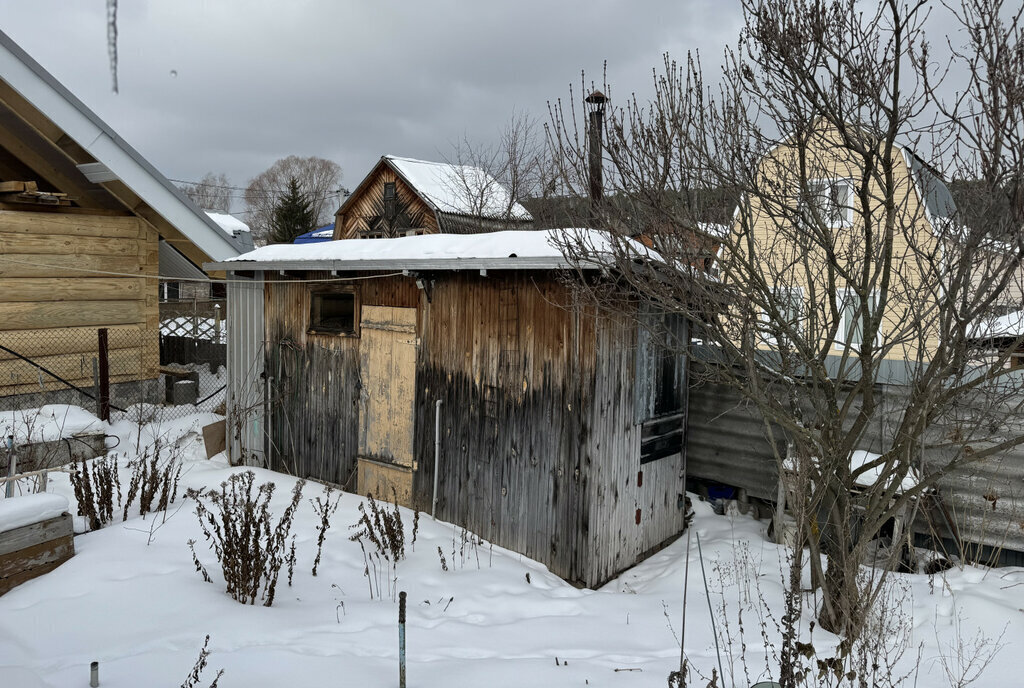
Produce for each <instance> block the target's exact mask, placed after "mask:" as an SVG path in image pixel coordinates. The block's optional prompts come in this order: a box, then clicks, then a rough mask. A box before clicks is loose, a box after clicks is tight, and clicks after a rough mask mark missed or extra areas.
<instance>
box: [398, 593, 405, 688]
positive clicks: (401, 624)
mask: <svg viewBox="0 0 1024 688" xmlns="http://www.w3.org/2000/svg"><path fill="white" fill-rule="evenodd" d="M398 688H405V591H402V592H400V593H398Z"/></svg>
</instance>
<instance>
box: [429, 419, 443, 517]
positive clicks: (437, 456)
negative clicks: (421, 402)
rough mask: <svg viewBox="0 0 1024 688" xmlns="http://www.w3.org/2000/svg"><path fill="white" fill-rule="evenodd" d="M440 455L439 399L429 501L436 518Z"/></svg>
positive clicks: (431, 513)
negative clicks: (432, 495)
mask: <svg viewBox="0 0 1024 688" xmlns="http://www.w3.org/2000/svg"><path fill="white" fill-rule="evenodd" d="M440 456H441V400H440V399H438V400H437V402H436V403H435V404H434V499H433V500H432V501H431V502H430V517H431V518H437V477H438V476H437V472H438V464H440Z"/></svg>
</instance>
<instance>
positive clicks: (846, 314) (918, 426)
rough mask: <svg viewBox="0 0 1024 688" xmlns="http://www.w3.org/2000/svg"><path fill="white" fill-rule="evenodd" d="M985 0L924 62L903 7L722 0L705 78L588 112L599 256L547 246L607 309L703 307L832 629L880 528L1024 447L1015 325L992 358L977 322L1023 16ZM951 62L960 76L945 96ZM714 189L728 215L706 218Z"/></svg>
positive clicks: (1021, 69)
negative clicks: (602, 271) (943, 51)
mask: <svg viewBox="0 0 1024 688" xmlns="http://www.w3.org/2000/svg"><path fill="white" fill-rule="evenodd" d="M1001 4H1002V3H1001V1H1000V0H965V2H964V4H963V5H962V6H960V7H957V8H954V9H952V10H950V14H951V15H952V16H953V17H954V18H955V19H957V20H959V22H960V23H961V24H962V25H963V26H964V27H965V28H966V31H965V33H964V35H966V36H967V37H968V38H967V43H966V45H964V46H962V47H958V44H957V43H956V42H955V41H956V40H958V39H950V41H951V43H950V45H952V46H954V49H953V50H951V51H950V52H949V54H948V55H947V56H946V57H945V58H944V59H945V60H946V62H944V63H943V65H942V66H941V68H940V67H939V66H937V63H936V61H935V60H936V58H935V56H934V55H933V52H932V47H931V45H930V43H929V42H928V37H927V35H926V33H925V18H926V15H927V13H928V11H929V8H928V6H927V5H926V3H924V2H911V3H910V4H901V3H900V2H898V1H897V0H886V1H885V2H882V3H880V4H879V5H878V7H877V8H870V7H867V6H865V5H863V4H859V3H856V2H854V0H837V1H833V2H820V1H816V0H743V13H744V18H745V28H744V29H743V31H742V34H741V37H740V41H739V43H738V48H736V49H735V50H727V51H726V53H725V64H724V66H723V68H722V77H721V80H720V82H718V83H717V84H712V83H708V82H706V81H705V80H704V73H703V69H702V67H701V64H700V61H699V58H698V57H697V56H689V57H688V58H687V60H686V62H685V64H682V65H680V64H677V63H675V62H673V61H671V60H670V59H669V58H668V57H666V59H665V64H664V68H663V70H661V71H660V72H659V73H656V75H655V82H654V96H653V98H652V99H651V101H650V102H641V101H639V100H638V99H637V98H636V97H632V98H630V99H628V100H627V101H626V102H625V103H623V104H622V105H620V106H618V107H612V108H610V109H609V110H608V113H607V116H606V118H605V120H604V127H603V143H602V144H601V151H600V156H599V158H600V159H602V160H603V161H604V165H605V180H606V193H605V195H604V199H603V200H599V201H598V202H597V203H596V205H597V212H596V213H595V215H594V216H595V217H596V218H597V222H598V223H599V224H600V225H601V227H602V228H604V229H606V230H607V231H608V232H609V233H610V234H611V236H612V238H613V245H614V246H615V249H614V251H613V255H611V256H608V255H607V254H603V255H600V256H595V253H596V250H595V248H594V247H593V246H590V245H587V243H586V242H584V241H581V240H580V237H581V236H585V235H566V237H565V238H564V241H565V246H564V250H565V252H566V253H567V254H568V255H570V256H575V257H577V258H580V259H588V260H593V259H600V260H604V261H611V262H612V263H613V264H614V268H615V269H614V270H612V271H610V274H613V275H615V278H614V280H613V283H612V284H611V285H609V284H608V283H602V284H601V285H599V287H598V288H594V289H590V290H589V293H588V294H587V296H589V297H591V298H593V299H597V300H600V301H602V302H603V303H604V305H605V307H609V308H617V307H618V306H619V305H621V301H620V299H625V300H630V301H636V300H637V299H644V300H650V301H653V302H655V303H656V304H657V305H658V306H660V307H661V308H662V309H664V310H666V311H669V312H675V313H679V314H682V315H685V316H686V317H688V318H690V319H691V320H692V321H695V322H702V327H701V332H700V334H699V337H700V339H701V340H702V341H703V342H704V343H705V344H707V345H708V346H707V347H706V348H705V349H704V350H703V352H702V353H703V356H704V357H705V364H704V366H703V367H702V370H703V371H704V374H706V375H708V376H709V377H710V378H712V379H713V380H715V381H717V382H719V383H725V384H728V385H731V386H732V387H733V388H735V389H736V390H738V391H739V393H740V395H741V396H742V397H743V398H744V399H745V400H746V401H747V402H748V403H750V404H751V405H753V406H754V407H756V409H757V410H758V411H760V413H761V415H762V416H763V417H764V419H765V432H766V434H767V435H768V437H769V439H770V441H771V444H772V446H773V447H774V448H775V452H776V463H777V465H776V469H777V471H778V474H779V475H780V476H781V478H782V484H783V486H784V487H785V493H786V498H787V501H788V503H789V504H790V506H791V508H792V512H793V514H794V515H795V516H796V529H797V538H798V542H804V543H806V546H807V548H808V554H807V556H806V558H804V557H801V556H800V555H799V553H800V548H797V556H795V557H794V564H793V569H792V571H791V585H792V586H793V590H792V593H793V594H792V595H791V596H790V597H791V601H792V603H793V604H795V605H797V606H798V607H799V606H800V605H802V604H803V602H802V600H803V599H804V597H803V596H802V595H800V594H799V592H800V590H799V585H800V583H799V581H800V572H801V569H802V566H803V565H804V564H807V565H809V566H810V568H811V572H812V579H813V580H814V581H815V582H816V584H817V585H819V586H820V600H821V603H820V607H819V608H818V609H817V610H816V612H817V617H818V619H819V621H820V623H821V625H822V626H823V627H825V628H826V629H828V630H831V631H834V632H836V633H838V634H840V635H842V636H844V637H846V638H850V639H856V638H857V637H858V635H859V634H860V633H861V632H862V631H863V628H864V626H863V624H864V622H865V619H866V618H867V613H868V612H869V611H870V610H871V608H872V605H873V604H874V602H875V601H876V600H877V599H878V596H879V595H880V594H881V592H882V591H883V590H884V586H885V584H886V580H887V569H886V568H885V567H882V568H877V569H862V567H861V564H862V563H863V562H865V561H868V560H869V559H870V558H871V555H872V554H873V553H874V552H875V550H876V549H877V547H878V539H877V536H878V535H879V533H880V532H881V531H882V529H883V526H884V525H885V524H887V523H888V522H891V521H892V519H893V518H894V517H897V516H900V515H901V514H904V513H907V512H908V510H909V511H910V512H913V511H914V510H915V509H917V508H918V507H919V505H920V504H921V503H922V501H923V500H925V499H926V498H930V497H931V496H932V495H933V492H934V489H935V488H936V486H938V485H940V484H941V483H942V481H943V480H944V479H945V478H946V477H947V476H949V475H951V474H953V473H955V472H957V471H963V470H967V469H969V468H970V466H971V465H973V464H975V463H976V462H978V461H983V460H985V459H986V458H989V457H992V456H995V455H997V454H998V453H1000V452H1003V451H1005V450H1007V449H1008V448H1011V447H1013V446H1016V445H1017V444H1020V443H1022V442H1024V429H1022V427H1021V423H1020V422H1019V421H1017V418H1016V416H1017V415H1018V414H1019V409H1020V406H1021V400H1022V399H1024V396H1022V395H1021V390H1020V389H1019V378H1018V377H1015V376H1014V375H1013V374H1012V371H1010V370H1009V369H1008V367H1007V365H1006V364H1007V360H1008V357H1009V352H1010V351H1011V350H1012V349H1015V348H1016V347H1018V346H1020V344H1021V338H1020V337H1017V338H1016V340H1015V341H1014V342H1012V343H1011V344H1010V345H1009V346H1008V347H1006V348H1005V349H1001V350H998V351H996V350H993V349H992V347H991V346H988V345H986V344H985V343H984V342H983V341H981V340H982V339H984V336H981V335H979V332H980V331H983V329H984V328H983V326H982V325H981V324H982V323H985V322H987V321H988V320H990V319H991V315H992V314H993V313H994V312H995V308H996V307H997V306H998V305H999V304H1000V303H1001V300H1002V299H1003V298H1004V296H1005V294H1006V293H1007V291H1008V290H1009V289H1011V288H1012V287H1013V286H1014V284H1015V282H1018V281H1019V274H1020V271H1019V268H1020V264H1021V259H1022V256H1024V242H1022V237H1021V231H1020V227H1021V219H1022V217H1021V214H1020V207H1021V203H1020V198H1021V192H1020V189H1021V188H1022V185H1021V180H1024V174H1022V172H1024V167H1022V162H1021V155H1022V153H1021V151H1022V150H1024V147H1022V145H1021V135H1022V132H1024V56H1022V55H1024V53H1022V45H1024V42H1022V34H1021V23H1020V13H1019V12H1017V13H1015V14H1014V13H1007V12H1005V11H1003V8H1002V7H1001ZM942 43H943V44H945V41H944V40H943V41H942ZM947 74H960V75H962V74H966V75H967V78H968V79H969V88H968V89H967V90H966V91H962V95H960V96H959V97H957V98H956V99H955V100H954V101H953V102H952V103H948V102H945V101H943V99H942V98H941V97H940V96H941V94H942V93H944V91H943V86H942V79H943V77H944V75H947ZM602 90H603V91H604V92H605V93H611V91H610V88H609V87H608V85H607V84H604V85H603V86H602ZM574 100H575V96H572V97H571V98H570V101H569V102H568V103H561V102H558V103H556V104H554V105H553V106H552V120H553V122H552V126H551V128H550V130H549V131H550V133H549V143H550V145H551V147H552V150H553V151H554V154H555V158H556V160H557V161H558V163H559V166H560V167H559V169H560V174H561V177H562V183H563V184H564V185H565V186H566V187H568V188H573V189H577V190H579V191H581V192H582V190H583V189H585V188H586V182H587V173H588V166H589V160H588V146H587V136H586V135H585V133H584V134H583V135H581V133H580V132H581V131H583V132H585V131H586V129H585V124H582V125H581V124H578V123H577V122H578V121H580V120H582V119H583V118H582V117H580V116H578V113H577V112H576V110H575V105H574V104H573V102H574ZM612 102H613V103H614V101H612ZM936 113H939V115H938V116H936ZM923 155H926V156H927V160H928V162H926V158H924V157H921V156H923ZM943 176H945V177H948V178H968V179H978V180H981V183H980V186H981V187H982V191H983V196H984V199H983V200H984V201H985V202H988V203H991V205H992V207H1003V208H1013V212H1012V213H1002V214H994V213H993V214H986V213H983V212H981V213H975V214H974V217H972V218H970V223H969V224H968V222H967V219H968V218H966V217H965V216H964V214H963V213H962V212H959V211H957V209H956V208H955V204H954V203H953V202H952V201H951V198H950V197H949V194H948V192H947V191H946V187H945V186H944V185H943V184H942V182H941V181H940V180H941V178H942V177H943ZM722 194H725V195H727V196H729V197H731V198H732V199H734V202H735V212H734V214H733V215H732V218H731V220H730V222H729V223H728V225H727V226H726V227H724V228H722V229H721V230H718V231H714V230H713V228H711V227H709V226H708V225H707V224H706V220H707V217H708V213H709V211H710V210H713V206H714V204H715V202H716V199H718V198H720V197H721V195H722ZM638 234H639V235H643V236H644V237H646V238H647V239H648V240H649V241H650V242H651V243H652V244H653V245H654V247H655V248H656V249H657V251H658V252H659V253H660V254H661V256H662V258H663V261H653V262H652V261H640V260H638V259H639V258H641V257H640V256H638V255H637V251H636V248H635V246H636V245H635V243H632V242H628V241H625V238H626V237H630V236H636V235H638ZM716 247H720V251H719V252H718V253H717V258H716V259H715V260H714V263H713V265H712V263H711V262H710V260H709V259H710V257H711V256H714V255H716V254H715V251H714V248H716ZM695 267H709V268H711V270H710V272H709V273H701V272H700V271H698V270H695V269H694V268H695ZM610 286H615V287H618V288H617V289H612V288H610ZM979 328H980V329H979ZM693 353H694V355H697V354H698V353H700V352H698V351H696V350H694V351H693ZM866 450H871V451H870V452H868V451H866ZM892 545H893V547H892V549H891V550H890V551H891V552H896V551H897V550H898V545H899V542H893V543H892ZM823 557H824V558H825V560H826V565H824V566H823V565H822V559H823ZM890 563H891V561H890ZM788 651H789V652H790V653H792V652H795V648H794V647H793V646H792V644H791V645H790V646H789V650H788ZM783 663H784V664H785V661H784V662H783ZM790 665H791V664H790ZM793 680H794V679H793V677H792V676H789V677H788V678H787V677H786V675H785V672H784V674H783V677H782V682H783V685H793Z"/></svg>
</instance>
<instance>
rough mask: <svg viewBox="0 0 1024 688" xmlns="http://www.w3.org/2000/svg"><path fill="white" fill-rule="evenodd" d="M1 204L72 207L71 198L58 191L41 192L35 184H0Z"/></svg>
mask: <svg viewBox="0 0 1024 688" xmlns="http://www.w3.org/2000/svg"><path fill="white" fill-rule="evenodd" d="M0 203H31V204H34V205H55V206H70V205H71V198H70V197H69V196H68V195H67V194H66V193H60V192H58V191H40V190H39V185H38V184H36V183H35V182H0Z"/></svg>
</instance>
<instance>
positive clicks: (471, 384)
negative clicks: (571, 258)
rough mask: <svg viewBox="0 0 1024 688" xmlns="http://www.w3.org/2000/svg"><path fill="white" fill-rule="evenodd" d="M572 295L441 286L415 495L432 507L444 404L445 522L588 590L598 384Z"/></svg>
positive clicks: (517, 286)
mask: <svg viewBox="0 0 1024 688" xmlns="http://www.w3.org/2000/svg"><path fill="white" fill-rule="evenodd" d="M567 299H568V294H567V291H566V290H565V288H564V287H563V286H562V285H561V284H559V283H558V282H556V281H554V280H553V279H551V278H550V277H546V276H541V275H532V274H529V273H505V274H496V273H492V274H491V275H490V276H488V277H480V276H478V275H476V274H471V273H470V274H461V275H458V276H451V277H446V278H445V279H443V280H441V281H438V282H437V283H436V284H435V286H434V288H433V293H432V300H431V303H430V305H429V306H428V307H427V308H426V316H425V318H424V322H425V329H424V330H423V332H424V334H423V352H422V355H421V358H420V365H419V371H418V377H419V381H418V384H417V418H416V427H417V437H416V440H417V447H416V452H417V458H418V463H419V470H418V471H417V473H416V483H415V489H416V497H417V499H418V503H419V504H420V505H421V507H422V508H425V509H429V507H430V502H431V498H432V488H433V461H434V412H435V401H436V400H437V399H441V400H442V408H441V414H442V416H441V433H442V437H441V452H440V454H441V457H440V480H439V495H438V517H439V518H442V519H445V520H450V521H453V522H455V523H458V524H462V525H465V526H466V527H467V528H469V529H470V530H471V531H473V532H476V533H478V534H479V535H481V536H482V537H484V538H486V539H488V540H490V541H492V542H494V543H496V544H498V545H501V546H504V547H508V548H510V549H513V550H515V551H517V552H522V553H523V554H525V555H526V556H529V557H533V558H536V559H538V560H539V561H542V562H544V563H545V564H547V565H548V567H549V568H550V569H551V570H552V571H554V572H555V573H557V574H558V575H560V576H562V577H564V578H566V579H569V580H574V581H580V582H584V583H585V582H587V581H586V580H585V577H584V566H583V559H584V556H585V555H584V552H583V550H582V544H583V539H582V534H583V533H584V532H586V530H587V528H588V524H587V523H586V519H587V518H588V517H589V511H588V510H587V505H586V499H587V492H586V480H587V477H586V475H585V474H584V471H583V469H582V455H583V451H582V449H583V447H584V445H585V442H586V436H587V434H588V432H589V428H588V422H587V421H588V417H587V414H586V413H585V411H583V409H584V408H585V406H586V404H587V403H588V401H587V397H588V396H589V388H590V387H591V386H592V375H589V374H587V373H585V372H583V371H581V370H580V358H581V356H580V352H581V350H586V349H587V348H588V347H589V348H591V349H592V347H593V338H590V339H589V340H587V341H583V340H582V339H580V338H578V337H576V338H574V335H576V334H577V332H576V328H575V323H576V320H577V317H578V316H577V315H576V314H574V313H573V312H571V311H569V310H566V308H565V306H567V305H568V301H567Z"/></svg>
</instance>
